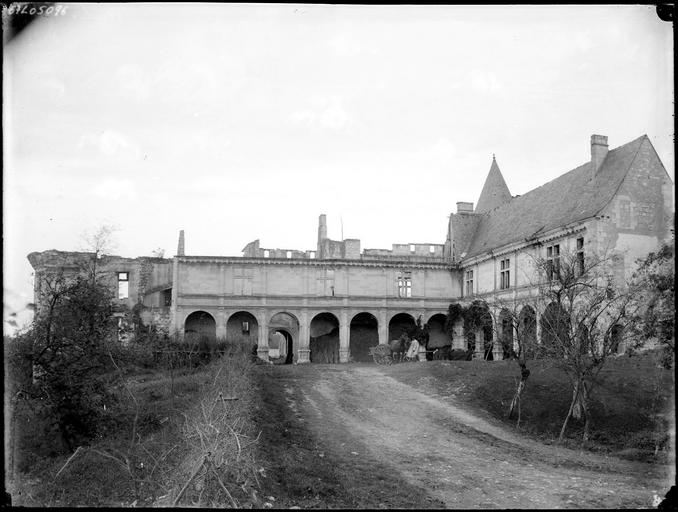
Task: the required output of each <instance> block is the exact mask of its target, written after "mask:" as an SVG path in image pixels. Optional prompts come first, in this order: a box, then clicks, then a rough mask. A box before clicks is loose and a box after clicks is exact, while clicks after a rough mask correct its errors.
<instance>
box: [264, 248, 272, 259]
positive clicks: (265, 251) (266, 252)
mask: <svg viewBox="0 0 678 512" xmlns="http://www.w3.org/2000/svg"><path fill="white" fill-rule="evenodd" d="M270 255H271V251H269V250H268V249H264V258H268V257H269V256H270Z"/></svg>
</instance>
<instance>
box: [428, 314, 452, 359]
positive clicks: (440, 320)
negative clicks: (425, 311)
mask: <svg viewBox="0 0 678 512" xmlns="http://www.w3.org/2000/svg"><path fill="white" fill-rule="evenodd" d="M446 321H447V315H445V314H443V313H436V314H434V315H432V316H431V318H429V319H428V322H426V325H427V326H428V347H427V348H428V350H433V351H435V352H434V354H433V359H448V358H449V352H450V350H451V349H452V339H451V338H450V335H449V334H448V333H447V332H446V331H445V322H446ZM436 350H437V351H436Z"/></svg>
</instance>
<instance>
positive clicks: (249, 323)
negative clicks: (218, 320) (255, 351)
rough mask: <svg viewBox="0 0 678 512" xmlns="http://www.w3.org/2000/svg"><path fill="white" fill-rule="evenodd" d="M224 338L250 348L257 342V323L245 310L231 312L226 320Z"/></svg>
mask: <svg viewBox="0 0 678 512" xmlns="http://www.w3.org/2000/svg"><path fill="white" fill-rule="evenodd" d="M226 340H227V341H229V342H230V343H235V344H238V345H241V346H245V347H248V348H251V347H252V346H254V345H255V344H257V343H258V342H259V324H258V322H257V319H256V318H255V317H254V315H253V314H251V313H248V312H247V311H238V312H237V313H233V314H232V315H231V316H230V317H229V319H228V322H226Z"/></svg>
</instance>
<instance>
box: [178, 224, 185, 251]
mask: <svg viewBox="0 0 678 512" xmlns="http://www.w3.org/2000/svg"><path fill="white" fill-rule="evenodd" d="M177 256H185V254H184V230H183V229H182V230H181V231H179V245H178V246H177Z"/></svg>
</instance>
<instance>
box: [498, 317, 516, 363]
mask: <svg viewBox="0 0 678 512" xmlns="http://www.w3.org/2000/svg"><path fill="white" fill-rule="evenodd" d="M499 342H500V343H501V350H502V359H509V358H510V357H511V356H512V355H513V354H514V353H515V351H514V350H513V315H512V314H511V312H510V311H509V310H508V309H506V308H504V309H502V310H501V311H500V312H499Z"/></svg>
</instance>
